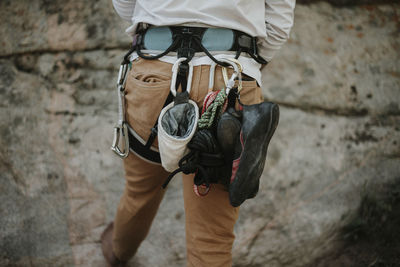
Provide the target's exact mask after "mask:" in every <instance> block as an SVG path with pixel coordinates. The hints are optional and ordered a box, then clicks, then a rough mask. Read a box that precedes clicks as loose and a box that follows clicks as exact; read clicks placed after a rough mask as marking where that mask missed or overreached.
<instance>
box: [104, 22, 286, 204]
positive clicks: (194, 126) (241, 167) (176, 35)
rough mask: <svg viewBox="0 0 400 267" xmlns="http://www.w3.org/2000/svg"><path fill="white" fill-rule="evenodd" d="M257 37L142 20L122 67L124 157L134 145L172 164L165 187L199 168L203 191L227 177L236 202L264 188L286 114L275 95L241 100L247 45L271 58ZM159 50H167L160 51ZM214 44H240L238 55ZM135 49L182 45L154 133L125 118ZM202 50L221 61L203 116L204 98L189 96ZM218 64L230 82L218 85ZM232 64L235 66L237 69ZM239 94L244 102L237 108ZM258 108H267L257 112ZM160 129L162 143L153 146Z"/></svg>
mask: <svg viewBox="0 0 400 267" xmlns="http://www.w3.org/2000/svg"><path fill="white" fill-rule="evenodd" d="M217 37H222V38H217ZM165 40H169V41H165ZM256 44H257V40H256V38H253V37H250V36H248V35H247V34H245V33H242V32H238V31H235V30H229V29H221V28H215V29H207V28H198V27H139V30H138V36H137V39H136V42H135V45H134V46H133V47H132V48H131V49H130V50H129V52H128V53H127V54H126V55H125V56H124V60H123V62H122V63H121V66H120V70H119V74H118V82H117V92H118V107H119V108H118V110H119V112H118V114H119V115H118V123H117V125H116V126H115V127H114V140H113V144H112V147H111V149H112V150H113V151H114V152H115V153H116V154H117V155H118V156H119V157H121V158H126V157H127V156H128V153H129V151H130V150H131V151H133V152H135V153H136V154H137V155H138V156H140V157H141V158H143V159H144V160H147V161H150V162H153V163H157V164H162V166H163V167H164V169H166V170H167V171H169V172H171V173H170V175H169V176H168V178H167V179H166V181H165V182H164V184H163V187H164V188H165V187H166V186H167V185H168V183H169V182H170V181H171V179H172V178H173V177H174V175H175V174H177V173H179V172H183V173H185V174H190V173H194V174H195V176H194V188H193V189H194V192H195V193H196V194H197V195H198V196H204V195H206V194H207V193H208V192H209V190H210V187H211V184H212V183H221V184H224V185H225V186H226V188H227V190H228V191H229V197H230V202H231V204H232V206H238V205H240V204H241V203H242V202H243V201H244V200H245V199H247V198H251V197H253V196H254V195H255V194H256V193H257V191H258V181H259V177H260V175H261V172H262V167H263V166H264V163H265V155H266V150H267V147H268V143H269V140H270V139H271V137H272V135H273V133H274V130H275V128H276V125H277V123H278V119H279V110H278V109H277V105H275V104H273V103H269V104H265V103H262V104H258V105H250V106H246V105H242V103H241V101H240V91H241V89H242V87H243V85H242V72H243V67H242V65H241V64H240V62H239V61H238V60H237V58H238V57H239V56H240V54H241V53H242V52H246V53H248V54H249V55H250V56H251V57H252V58H253V59H254V60H256V61H257V62H258V63H261V64H267V62H266V61H265V60H264V59H262V58H261V57H260V56H259V55H258V53H257V45H256ZM154 51H162V52H161V53H159V54H155V55H154ZM210 51H220V52H221V51H236V56H235V58H221V57H220V56H213V55H212V53H211V52H210ZM133 52H136V53H137V55H138V56H139V57H142V58H144V59H158V58H161V57H162V56H165V55H167V54H168V53H170V52H176V53H177V60H176V62H175V63H174V64H173V66H172V79H171V84H170V93H169V95H168V97H167V99H166V100H165V103H164V107H163V109H162V110H161V113H160V115H159V116H158V119H157V122H156V123H155V125H154V127H153V128H152V129H151V133H150V136H149V137H148V139H147V141H146V140H144V139H143V138H141V137H140V136H139V135H138V134H137V133H136V132H135V131H134V129H133V128H132V127H130V126H129V125H128V123H127V122H126V118H125V83H126V80H127V72H128V69H129V66H130V55H131V54H132V53H133ZM196 52H204V53H205V54H206V55H207V56H208V57H209V58H211V60H212V61H213V63H212V64H211V66H210V80H209V92H208V94H207V96H206V97H205V99H204V103H203V107H202V110H201V116H199V114H200V112H199V110H198V107H197V105H196V103H195V102H194V101H192V100H190V99H189V93H190V90H191V86H192V77H193V64H192V62H191V60H192V58H193V56H194V55H195V53H196ZM217 65H221V66H222V75H223V79H224V83H225V87H224V88H222V89H220V90H218V91H213V87H214V74H215V69H216V66H217ZM228 67H230V68H232V72H231V74H230V77H229V74H228V72H229V71H230V69H229V68H228ZM178 89H180V90H178ZM237 102H239V107H240V108H239V110H236V109H235V105H236V103H237ZM257 112H259V113H260V114H261V115H260V116H255V114H256V113H257ZM256 115H257V114H256ZM199 117H200V118H199ZM260 118H262V119H260ZM252 121H255V122H256V125H254V123H252ZM265 122H267V126H265ZM156 137H158V149H156V148H155V147H153V146H152V144H153V142H154V140H155V138H156ZM257 138H258V139H259V140H261V142H260V143H259V145H258V143H257V142H255V141H254V140H258V139H257ZM254 144H256V145H254ZM254 155H257V158H256V159H254V158H253V157H254ZM247 172H249V173H250V178H247Z"/></svg>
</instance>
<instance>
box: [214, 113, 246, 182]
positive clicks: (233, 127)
mask: <svg viewBox="0 0 400 267" xmlns="http://www.w3.org/2000/svg"><path fill="white" fill-rule="evenodd" d="M241 120H242V112H241V111H236V110H235V109H234V108H232V107H231V108H228V110H227V111H226V112H224V113H223V114H222V116H221V118H220V119H219V121H218V125H217V138H218V143H219V145H220V147H221V150H222V152H223V154H224V162H225V164H224V166H223V167H222V168H223V171H222V172H221V177H220V182H221V183H222V184H223V185H225V186H226V187H227V188H228V186H229V184H230V179H231V176H232V162H233V160H234V159H237V158H238V157H239V156H240V153H241V151H236V153H239V154H235V146H236V144H237V142H238V141H239V136H240V129H241V128H242V123H241Z"/></svg>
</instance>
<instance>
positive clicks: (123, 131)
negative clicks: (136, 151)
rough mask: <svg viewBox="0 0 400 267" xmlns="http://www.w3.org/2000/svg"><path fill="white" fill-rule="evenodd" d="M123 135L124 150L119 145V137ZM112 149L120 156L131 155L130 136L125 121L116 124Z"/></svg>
mask: <svg viewBox="0 0 400 267" xmlns="http://www.w3.org/2000/svg"><path fill="white" fill-rule="evenodd" d="M120 136H122V139H123V144H124V148H123V150H122V149H121V148H120V147H119V139H120ZM111 150H112V151H114V153H115V154H117V155H118V156H119V157H120V158H122V159H124V158H126V157H128V155H129V137H128V127H127V125H126V123H125V122H123V123H122V125H116V126H114V140H113V143H112V145H111Z"/></svg>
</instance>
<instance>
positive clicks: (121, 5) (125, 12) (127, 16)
mask: <svg viewBox="0 0 400 267" xmlns="http://www.w3.org/2000/svg"><path fill="white" fill-rule="evenodd" d="M112 3H113V5H114V9H115V11H116V12H117V14H118V15H119V16H120V17H121V18H122V19H123V20H126V21H129V22H132V16H133V10H134V9H135V4H136V0H112Z"/></svg>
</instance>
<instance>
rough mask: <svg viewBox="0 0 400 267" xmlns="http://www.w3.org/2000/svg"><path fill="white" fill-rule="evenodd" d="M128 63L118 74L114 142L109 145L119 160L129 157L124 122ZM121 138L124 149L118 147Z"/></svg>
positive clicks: (126, 130) (122, 65)
mask: <svg viewBox="0 0 400 267" xmlns="http://www.w3.org/2000/svg"><path fill="white" fill-rule="evenodd" d="M128 68H129V63H127V64H121V66H120V68H119V72H118V81H117V94H118V123H117V125H116V126H114V140H113V143H112V145H111V150H112V151H114V152H115V154H117V155H118V156H119V157H120V158H123V159H124V158H126V157H128V155H129V136H128V127H127V124H126V122H125V83H126V78H127V75H126V74H127V72H128ZM121 137H122V139H123V141H122V143H123V145H124V148H123V149H121V148H120V147H119V140H120V138H121Z"/></svg>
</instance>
